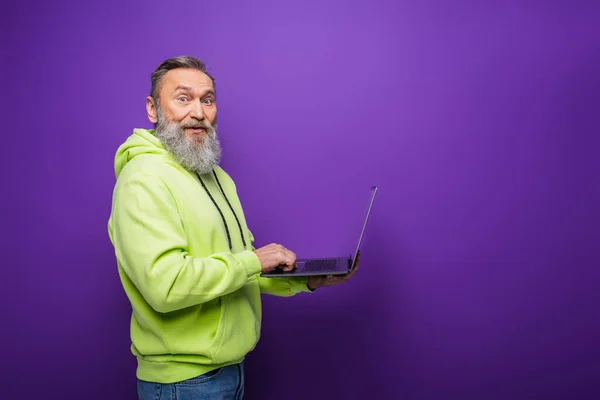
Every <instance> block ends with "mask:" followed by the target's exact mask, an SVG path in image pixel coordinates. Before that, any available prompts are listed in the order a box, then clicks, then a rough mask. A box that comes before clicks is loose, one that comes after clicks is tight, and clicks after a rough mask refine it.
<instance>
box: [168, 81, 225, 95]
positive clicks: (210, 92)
mask: <svg viewBox="0 0 600 400" xmlns="http://www.w3.org/2000/svg"><path fill="white" fill-rule="evenodd" d="M180 90H183V91H188V92H193V91H194V89H193V88H192V87H191V86H188V85H184V84H180V85H177V87H176V88H175V90H173V93H176V92H178V91H180ZM208 95H212V96H214V95H215V91H214V90H213V89H208V90H206V91H204V92H202V93H201V94H200V97H204V96H208Z"/></svg>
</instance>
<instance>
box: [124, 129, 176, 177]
mask: <svg viewBox="0 0 600 400" xmlns="http://www.w3.org/2000/svg"><path fill="white" fill-rule="evenodd" d="M142 154H156V155H163V156H165V157H168V156H169V154H170V153H169V152H168V151H167V150H166V149H165V148H164V146H163V145H162V143H161V141H160V140H159V139H158V138H157V137H156V136H154V129H142V128H138V129H134V130H133V134H132V135H131V136H129V137H128V138H127V140H126V141H125V143H123V144H122V145H121V146H119V148H118V149H117V153H116V154H115V165H114V167H115V176H116V177H117V178H118V177H119V174H120V173H121V171H123V168H125V165H127V163H128V162H129V161H131V160H133V158H134V157H136V156H139V155H142Z"/></svg>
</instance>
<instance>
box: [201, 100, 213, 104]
mask: <svg viewBox="0 0 600 400" xmlns="http://www.w3.org/2000/svg"><path fill="white" fill-rule="evenodd" d="M203 102H204V104H209V105H210V104H212V103H213V100H212V99H204V100H203Z"/></svg>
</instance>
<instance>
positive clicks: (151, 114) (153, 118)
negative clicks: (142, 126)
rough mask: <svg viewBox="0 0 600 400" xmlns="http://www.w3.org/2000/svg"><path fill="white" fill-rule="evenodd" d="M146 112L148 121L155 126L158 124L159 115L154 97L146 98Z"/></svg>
mask: <svg viewBox="0 0 600 400" xmlns="http://www.w3.org/2000/svg"><path fill="white" fill-rule="evenodd" d="M146 112H147V113H148V119H149V120H150V122H152V123H153V124H156V123H157V122H158V114H157V112H156V105H155V104H154V99H153V98H152V96H148V97H146Z"/></svg>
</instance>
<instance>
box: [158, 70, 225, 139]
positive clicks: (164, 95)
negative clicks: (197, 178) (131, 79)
mask: <svg viewBox="0 0 600 400" xmlns="http://www.w3.org/2000/svg"><path fill="white" fill-rule="evenodd" d="M149 100H150V101H151V102H152V103H154V102H153V101H152V99H151V98H149ZM159 103H160V109H161V110H162V112H163V115H164V117H165V119H166V120H167V121H169V122H176V123H178V124H180V125H181V126H183V127H184V132H185V135H186V136H187V137H188V138H189V139H192V140H194V141H197V140H198V139H199V138H201V137H202V136H203V135H205V134H206V129H203V128H202V127H200V126H199V125H200V124H198V121H203V120H205V121H206V122H208V123H209V124H210V125H211V126H214V125H215V123H216V120H217V105H216V103H215V91H214V87H213V83H212V80H211V79H210V77H209V76H208V75H206V74H205V73H204V72H201V71H198V70H196V69H192V68H177V69H173V70H171V71H169V72H167V73H166V74H165V75H164V76H163V77H162V79H161V82H160V93H159ZM157 106H158V104H151V105H150V107H149V109H148V118H149V119H150V121H151V122H153V123H157V122H158V113H157V112H156V111H157V110H156V108H157Z"/></svg>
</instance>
